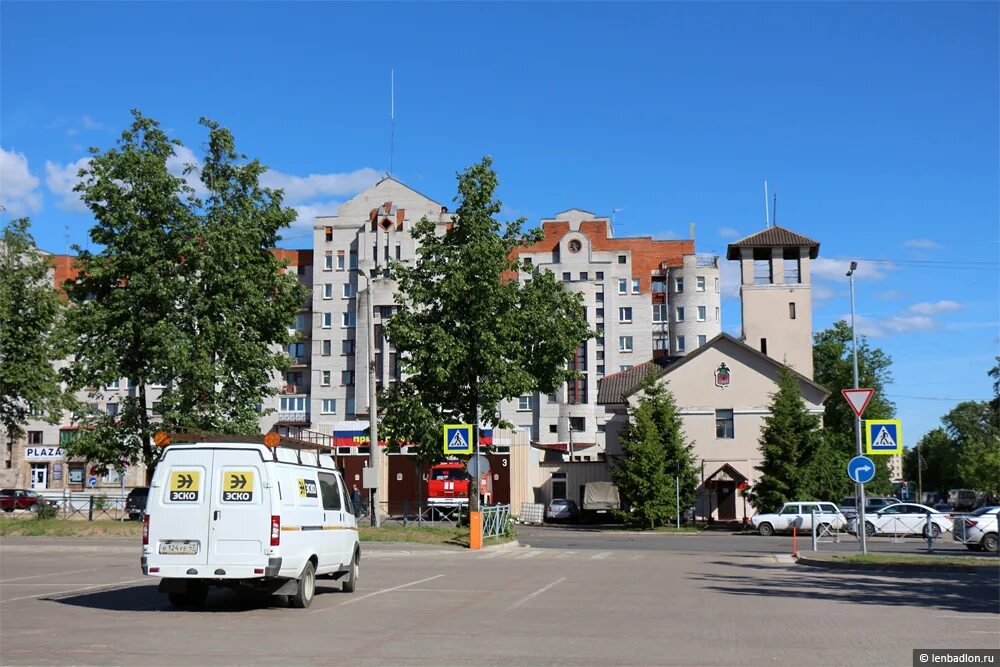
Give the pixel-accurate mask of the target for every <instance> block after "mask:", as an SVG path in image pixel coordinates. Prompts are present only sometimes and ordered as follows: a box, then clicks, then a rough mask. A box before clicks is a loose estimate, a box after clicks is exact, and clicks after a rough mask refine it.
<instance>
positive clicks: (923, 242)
mask: <svg viewBox="0 0 1000 667" xmlns="http://www.w3.org/2000/svg"><path fill="white" fill-rule="evenodd" d="M903 247H904V248H916V249H918V250H940V249H941V248H943V247H944V246H943V245H941V244H940V243H938V242H937V241H931V240H930V239H910V240H907V241H903Z"/></svg>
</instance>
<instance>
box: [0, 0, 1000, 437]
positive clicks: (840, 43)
mask: <svg viewBox="0 0 1000 667" xmlns="http://www.w3.org/2000/svg"><path fill="white" fill-rule="evenodd" d="M0 19H2V27H0V30H2V32H0V41H2V47H0V49H2V51H0V56H2V63H0V75H2V82H3V83H2V89H0V93H2V99H0V148H2V151H3V152H2V153H0V159H2V162H0V167H2V183H3V193H2V197H3V201H4V205H5V206H6V208H7V212H6V213H4V214H2V215H4V216H5V218H9V217H10V216H11V215H18V214H25V213H27V214H30V216H31V217H32V220H33V223H34V224H33V229H34V233H35V235H36V238H37V240H38V242H39V244H40V245H41V247H43V248H45V249H47V250H50V251H52V252H65V251H66V248H67V243H66V237H67V232H68V237H69V240H70V242H71V243H80V244H85V243H86V234H87V229H88V228H89V226H90V224H91V220H90V218H89V217H88V215H87V214H86V212H84V211H81V210H80V205H79V202H78V201H77V200H76V199H75V198H74V196H73V194H72V192H71V188H72V185H73V178H74V175H75V171H76V168H77V167H78V161H79V160H80V159H82V158H84V157H85V156H86V148H87V147H88V146H92V145H96V146H100V147H102V148H106V147H109V146H110V145H112V143H113V141H114V139H115V137H116V136H117V134H118V132H120V130H121V129H122V128H123V127H124V126H125V125H126V124H127V123H128V122H129V109H131V108H140V109H141V110H142V111H143V112H144V113H146V114H147V115H150V116H153V117H154V118H157V119H158V120H160V121H161V122H162V124H163V126H164V127H165V128H167V129H168V130H169V132H170V133H171V134H172V135H173V136H175V137H177V138H178V139H181V140H182V141H183V142H184V143H185V144H186V145H187V146H188V147H189V148H190V149H191V152H190V153H186V154H185V155H184V156H183V157H184V158H186V159H197V156H198V155H199V153H200V146H201V145H202V143H203V142H204V140H205V134H204V133H203V132H202V130H201V128H199V126H198V125H197V121H198V118H199V117H200V116H208V117H211V118H213V119H215V120H217V121H219V122H221V123H222V124H224V125H226V126H227V127H229V128H231V129H232V130H233V132H234V134H235V136H236V139H237V142H238V145H239V146H240V147H241V149H242V150H243V151H244V152H246V153H248V154H250V155H252V156H256V157H259V158H261V160H262V161H263V162H264V163H266V164H267V165H269V166H270V167H271V168H272V170H273V171H272V172H271V173H270V174H269V175H268V178H269V183H271V184H274V185H280V186H282V187H284V188H285V189H286V191H287V192H288V195H289V201H290V203H291V204H293V205H295V206H296V207H297V208H298V209H299V211H300V214H301V217H302V220H300V223H299V225H298V226H297V227H296V228H295V229H293V230H291V231H290V232H289V234H288V238H287V245H288V246H289V247H308V246H309V244H310V237H309V234H308V233H307V232H305V231H304V230H307V229H308V226H309V225H310V224H311V221H312V216H313V215H315V214H316V213H328V212H333V211H335V210H336V207H337V205H338V203H339V202H342V201H344V200H346V199H347V198H349V197H350V196H351V195H353V194H354V193H356V192H358V191H359V190H360V189H363V188H364V187H366V186H367V185H369V184H370V183H372V182H373V181H374V180H375V179H376V178H377V177H378V175H379V174H381V173H384V172H386V171H387V170H388V169H389V130H390V119H389V102H390V99H389V72H390V70H391V69H394V70H395V81H396V85H395V90H396V126H395V136H396V141H395V157H394V160H393V174H394V175H395V176H396V177H397V178H399V179H400V180H402V181H404V182H406V183H408V184H410V185H411V186H413V187H414V188H416V189H417V190H420V191H421V192H424V193H426V194H428V195H429V196H431V197H433V198H435V199H438V200H439V201H441V202H442V203H445V204H448V203H450V201H451V199H452V197H453V196H454V193H455V180H454V175H455V172H457V171H459V170H460V169H462V168H463V167H465V166H467V165H469V164H471V163H473V162H475V161H477V160H478V159H479V158H480V157H481V156H483V155H484V154H490V155H492V156H493V157H494V158H495V160H496V163H495V164H496V168H497V170H498V173H499V175H500V179H501V191H500V195H501V198H502V199H503V200H504V203H505V207H506V208H505V213H506V214H508V215H510V216H516V215H523V216H526V217H527V218H528V220H529V222H531V223H537V221H538V220H539V219H540V218H542V217H548V216H551V215H552V214H554V213H555V212H557V211H561V210H564V209H567V208H571V207H579V208H584V209H586V210H589V211H593V212H595V213H598V214H604V215H607V214H609V213H610V211H611V210H612V209H614V208H617V209H622V210H621V211H620V212H619V213H618V214H617V218H616V220H617V224H616V234H617V235H619V236H633V235H635V236H639V235H651V236H655V237H658V238H676V237H681V238H683V237H686V235H687V233H688V225H689V224H690V223H692V222H694V223H695V224H696V230H697V231H696V245H697V248H698V250H699V251H700V252H714V253H717V254H720V255H721V254H724V253H725V247H726V244H727V243H728V242H729V241H731V240H733V239H734V238H737V237H738V236H743V235H746V234H749V233H752V232H754V231H757V230H759V229H761V228H763V226H764V210H763V209H764V201H763V181H764V180H765V179H767V180H768V183H769V185H770V187H771V189H772V192H773V190H774V189H775V187H776V188H777V192H778V223H779V224H781V225H782V226H787V227H789V228H791V229H794V230H795V231H797V232H800V233H802V234H805V235H807V236H810V237H812V238H815V239H817V240H819V241H820V242H821V248H820V260H819V261H818V262H817V263H816V266H815V267H814V275H815V281H814V282H815V287H814V295H815V307H814V326H815V328H817V329H819V328H823V327H826V326H829V325H830V324H831V323H832V322H833V321H835V320H836V319H840V318H841V317H843V316H845V315H846V314H847V313H849V310H850V304H849V296H848V284H847V281H846V278H845V277H844V272H845V271H846V268H847V263H848V262H849V261H850V260H851V259H852V258H853V259H859V261H860V263H861V268H860V269H859V271H858V274H857V278H858V281H857V307H858V313H859V316H860V318H859V330H860V331H862V332H865V333H867V334H869V335H870V336H872V337H873V342H874V343H875V344H876V345H878V346H880V347H881V348H882V349H884V350H885V351H886V352H887V353H889V354H890V355H891V356H892V357H893V359H894V361H895V364H894V374H895V383H894V384H893V385H892V386H891V387H890V392H889V393H890V397H891V398H892V399H893V400H895V401H896V403H897V406H898V410H899V416H900V417H901V418H902V419H903V427H904V437H905V440H906V441H907V442H908V443H912V442H915V440H916V439H917V437H918V436H919V435H920V434H922V433H923V432H925V431H926V430H928V429H930V428H933V427H934V426H935V425H937V422H938V419H939V417H940V416H941V415H943V414H945V413H946V412H947V411H948V410H949V409H950V408H951V407H952V406H953V405H954V404H955V403H956V402H957V401H958V400H962V399H982V398H987V397H988V396H989V395H990V394H991V388H990V383H989V379H988V378H987V376H986V370H987V369H988V368H989V367H990V366H991V365H992V360H993V356H994V355H996V354H998V348H1000V337H998V331H1000V290H998V286H1000V285H998V283H1000V245H998V241H1000V238H998V235H1000V232H998V228H1000V223H998V220H1000V209H998V199H1000V186H998V183H1000V166H998V146H1000V135H998V117H1000V107H998V96H1000V95H998V81H1000V66H998V53H1000V39H998V27H997V26H998V24H1000V17H998V5H997V3H978V4H977V3H943V4H938V3H883V4H864V3H850V4H845V3H799V4H790V3H780V4H778V3H776V4H751V3H738V4H737V3H731V4H708V3H698V4H693V3H656V4H639V3H618V4H597V3H587V4H569V3H553V4H526V3H517V4H471V3H470V4H457V3H442V4H415V3H413V4H388V3H374V4H333V3H329V4H326V3H303V4H291V3H289V4H282V5H276V4H267V3H243V4H241V3H217V4H210V3H183V4H182V3H166V2H164V3H134V4H117V3H57V4H47V3H42V2H31V3H28V2H10V1H7V2H3V3H2V4H0ZM732 269H733V267H726V268H725V270H724V285H725V286H726V289H727V291H728V295H729V296H728V297H727V298H726V299H725V300H724V304H723V313H724V315H723V318H724V328H725V329H726V330H727V331H730V332H733V333H738V330H739V321H740V316H739V302H738V300H736V299H735V298H734V295H735V290H736V288H737V285H736V284H735V283H734V282H733V280H732V278H733V276H734V275H735V272H734V271H733V270H732ZM831 400H842V399H840V398H839V397H833V398H831Z"/></svg>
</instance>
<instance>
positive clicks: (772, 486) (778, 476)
mask: <svg viewBox="0 0 1000 667" xmlns="http://www.w3.org/2000/svg"><path fill="white" fill-rule="evenodd" d="M823 440H824V439H823V438H822V436H821V433H820V430H819V417H818V416H816V415H813V414H810V413H809V411H808V410H807V409H806V405H805V401H803V399H802V391H801V390H800V389H799V380H798V378H797V377H796V376H795V374H794V373H793V372H792V371H791V370H790V369H788V368H787V367H784V366H783V367H782V368H781V370H780V372H779V377H778V391H777V392H775V394H774V395H773V400H772V402H771V407H770V414H769V415H768V416H767V417H765V418H764V430H763V432H762V433H761V438H760V445H761V452H762V454H763V460H762V461H761V464H760V465H759V466H757V468H756V469H757V470H759V471H760V472H761V478H760V480H759V481H758V482H757V484H755V485H754V487H753V489H752V490H751V492H750V494H749V497H750V500H751V502H752V503H753V505H754V507H756V508H757V510H758V511H765V512H766V511H773V510H775V509H776V508H778V507H780V506H781V504H782V503H785V502H789V501H792V500H803V499H805V498H807V497H809V496H808V494H809V484H808V480H807V474H808V473H807V468H808V465H809V463H810V462H811V461H813V460H814V458H815V457H816V454H817V452H818V451H820V449H821V445H822V443H823Z"/></svg>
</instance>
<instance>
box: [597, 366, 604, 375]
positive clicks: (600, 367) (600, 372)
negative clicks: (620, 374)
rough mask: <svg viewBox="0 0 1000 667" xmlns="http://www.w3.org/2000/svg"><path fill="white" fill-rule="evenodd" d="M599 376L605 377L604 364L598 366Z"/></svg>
mask: <svg viewBox="0 0 1000 667" xmlns="http://www.w3.org/2000/svg"><path fill="white" fill-rule="evenodd" d="M597 374H598V375H604V364H597Z"/></svg>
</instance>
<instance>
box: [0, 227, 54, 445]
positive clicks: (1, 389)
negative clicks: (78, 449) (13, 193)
mask: <svg viewBox="0 0 1000 667" xmlns="http://www.w3.org/2000/svg"><path fill="white" fill-rule="evenodd" d="M30 225H31V223H30V222H29V221H28V219H27V218H18V219H16V220H11V221H10V222H8V223H7V224H6V225H4V228H3V235H2V238H0V427H2V428H3V432H4V434H5V435H6V437H7V438H8V440H9V441H10V442H13V440H14V439H16V438H18V437H20V436H21V435H22V434H23V433H24V428H23V426H24V424H25V423H26V422H27V421H28V418H29V416H31V414H32V413H34V414H36V415H39V416H41V417H43V418H45V419H47V420H49V421H52V422H55V421H56V420H58V419H59V416H60V414H61V410H62V408H63V393H62V390H61V387H60V384H59V373H58V372H57V371H56V368H55V366H54V365H53V364H54V363H55V362H56V361H58V360H59V359H60V358H61V357H62V353H63V346H62V343H61V339H60V336H59V325H60V320H61V315H62V301H61V300H60V298H59V296H58V292H57V291H56V289H55V288H54V286H53V284H52V278H51V276H50V275H49V272H50V271H51V270H52V263H51V261H50V260H49V258H48V257H47V256H45V255H44V254H43V253H41V252H40V251H39V250H38V248H36V247H35V241H34V239H33V238H32V237H31V233H30V231H29V228H30Z"/></svg>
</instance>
